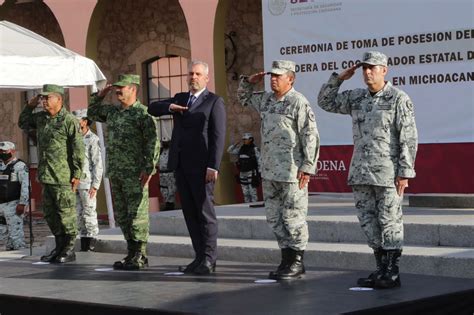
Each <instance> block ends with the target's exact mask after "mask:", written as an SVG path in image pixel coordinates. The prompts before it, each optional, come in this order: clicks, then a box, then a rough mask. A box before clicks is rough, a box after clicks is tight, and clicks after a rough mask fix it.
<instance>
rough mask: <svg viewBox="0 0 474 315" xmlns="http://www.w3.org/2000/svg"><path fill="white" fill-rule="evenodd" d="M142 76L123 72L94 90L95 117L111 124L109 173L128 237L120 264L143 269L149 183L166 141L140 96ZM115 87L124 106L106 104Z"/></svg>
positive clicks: (92, 114) (91, 115)
mask: <svg viewBox="0 0 474 315" xmlns="http://www.w3.org/2000/svg"><path fill="white" fill-rule="evenodd" d="M139 86H140V77H139V76H138V75H133V74H124V75H120V76H119V81H118V82H116V83H114V84H113V85H108V86H107V87H106V88H105V89H103V90H102V91H100V92H99V93H98V94H93V95H92V97H91V101H90V104H89V109H88V111H87V116H88V118H89V119H91V120H93V121H98V122H105V123H107V166H106V171H107V175H108V177H109V178H110V181H111V183H112V192H113V196H114V208H115V210H116V215H117V222H118V224H119V226H120V228H121V230H122V233H123V235H124V238H125V240H126V241H127V249H128V254H127V256H126V257H125V258H124V259H122V260H120V261H116V262H115V263H114V265H113V266H114V269H125V270H138V269H142V268H144V267H146V266H148V258H147V257H146V245H147V241H148V236H149V216H148V208H149V199H148V182H149V181H150V178H151V176H152V175H153V174H154V173H155V165H156V163H157V161H158V154H159V149H160V143H159V141H158V140H157V132H156V127H155V122H154V120H153V118H152V117H151V116H150V115H148V113H147V107H146V106H144V105H143V104H141V103H140V101H139V100H138V99H137V92H138V88H139ZM113 87H115V94H116V96H117V99H118V100H119V101H120V104H119V105H111V104H102V101H103V99H104V97H105V96H106V95H107V94H108V93H109V92H110V91H111V90H112V88H113Z"/></svg>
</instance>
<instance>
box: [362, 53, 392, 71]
mask: <svg viewBox="0 0 474 315" xmlns="http://www.w3.org/2000/svg"><path fill="white" fill-rule="evenodd" d="M360 63H361V64H368V65H373V66H384V67H386V66H387V56H385V55H384V54H382V53H381V52H378V51H368V52H366V53H364V56H363V57H362V61H361V62H360Z"/></svg>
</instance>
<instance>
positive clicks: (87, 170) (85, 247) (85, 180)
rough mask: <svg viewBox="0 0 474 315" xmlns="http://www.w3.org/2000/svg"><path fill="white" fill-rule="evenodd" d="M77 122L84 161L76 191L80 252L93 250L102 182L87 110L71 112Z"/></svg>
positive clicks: (97, 231) (97, 149)
mask: <svg viewBox="0 0 474 315" xmlns="http://www.w3.org/2000/svg"><path fill="white" fill-rule="evenodd" d="M72 114H73V115H74V116H75V117H76V118H77V119H78V120H79V126H80V128H81V133H82V136H83V139H84V148H85V159H84V167H83V169H82V171H83V175H82V178H81V183H80V184H79V187H78V189H77V196H76V211H77V222H78V224H79V235H80V237H81V251H83V252H88V251H93V250H94V249H95V243H96V237H97V235H98V234H99V223H98V222H97V211H96V206H97V190H98V189H99V187H100V182H101V181H102V173H103V171H104V168H103V167H102V154H101V153H100V145H99V137H97V135H96V134H95V133H93V132H92V130H90V128H89V126H90V125H91V124H92V121H91V120H89V119H87V109H80V110H76V111H73V112H72Z"/></svg>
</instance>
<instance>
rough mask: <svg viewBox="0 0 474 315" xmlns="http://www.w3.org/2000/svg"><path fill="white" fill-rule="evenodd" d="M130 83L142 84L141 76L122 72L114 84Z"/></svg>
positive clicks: (123, 84)
mask: <svg viewBox="0 0 474 315" xmlns="http://www.w3.org/2000/svg"><path fill="white" fill-rule="evenodd" d="M130 84H136V85H140V76H139V75H137V74H120V75H119V77H118V81H117V82H115V83H114V84H113V85H114V86H127V85H130Z"/></svg>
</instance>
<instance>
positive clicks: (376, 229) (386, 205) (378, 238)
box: [352, 185, 403, 250]
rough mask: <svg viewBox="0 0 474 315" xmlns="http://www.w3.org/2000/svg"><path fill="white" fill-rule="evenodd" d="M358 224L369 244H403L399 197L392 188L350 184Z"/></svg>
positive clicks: (400, 245) (384, 245)
mask: <svg viewBox="0 0 474 315" xmlns="http://www.w3.org/2000/svg"><path fill="white" fill-rule="evenodd" d="M352 191H353V192H354V199H355V203H356V208H357V217H358V218H359V222H360V226H361V227H362V230H363V231H364V233H365V235H366V236H367V240H368V244H369V246H370V247H371V248H373V249H377V248H383V249H385V250H390V249H401V248H402V247H403V220H402V204H401V203H402V200H403V197H400V196H399V195H398V194H397V191H396V188H393V187H380V186H367V185H354V186H352Z"/></svg>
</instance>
